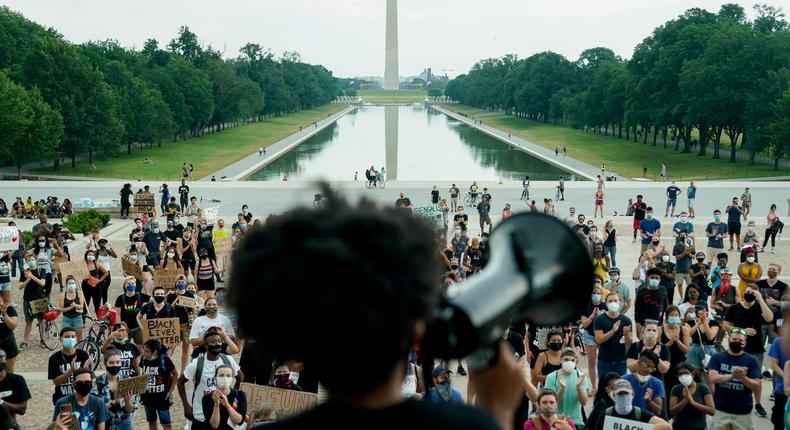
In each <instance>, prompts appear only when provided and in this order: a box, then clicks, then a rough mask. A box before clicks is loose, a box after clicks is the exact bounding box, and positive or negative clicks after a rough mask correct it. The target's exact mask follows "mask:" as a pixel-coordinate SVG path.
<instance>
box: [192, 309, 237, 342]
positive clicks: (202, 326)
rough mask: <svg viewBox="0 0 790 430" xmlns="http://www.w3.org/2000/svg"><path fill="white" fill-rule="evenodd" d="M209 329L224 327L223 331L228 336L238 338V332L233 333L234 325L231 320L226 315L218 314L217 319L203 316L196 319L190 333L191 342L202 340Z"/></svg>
mask: <svg viewBox="0 0 790 430" xmlns="http://www.w3.org/2000/svg"><path fill="white" fill-rule="evenodd" d="M209 327H222V330H225V333H226V334H227V335H228V336H233V337H235V336H236V332H235V331H233V324H231V322H230V319H229V318H228V317H226V316H225V315H220V314H217V317H216V318H214V319H211V318H209V317H208V315H203V316H199V317H197V318H195V321H193V322H192V329H191V330H190V331H189V340H192V339H198V338H202V337H203V334H204V333H206V330H208V328H209Z"/></svg>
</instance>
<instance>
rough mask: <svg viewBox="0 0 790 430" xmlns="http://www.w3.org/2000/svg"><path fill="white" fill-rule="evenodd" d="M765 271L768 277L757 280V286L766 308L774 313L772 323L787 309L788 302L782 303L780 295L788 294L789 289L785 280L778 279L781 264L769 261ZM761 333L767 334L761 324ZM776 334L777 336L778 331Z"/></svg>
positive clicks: (789, 292)
mask: <svg viewBox="0 0 790 430" xmlns="http://www.w3.org/2000/svg"><path fill="white" fill-rule="evenodd" d="M766 271H767V272H768V277H767V278H766V279H760V280H759V281H757V288H759V289H760V294H762V295H763V298H764V299H765V302H766V303H768V308H769V309H771V312H773V313H774V323H776V322H777V320H779V319H784V318H783V317H782V313H783V311H784V310H786V309H787V308H786V306H788V303H784V304H783V303H782V300H784V299H783V298H782V296H784V295H787V294H790V289H788V286H787V284H786V283H785V282H783V281H780V280H779V275H780V274H781V273H782V266H780V265H779V264H777V263H771V264H769V265H768V269H767V270H766ZM774 325H777V324H774ZM763 335H765V336H767V335H768V333H767V332H766V330H765V326H763ZM776 335H777V336H778V333H777V334H776Z"/></svg>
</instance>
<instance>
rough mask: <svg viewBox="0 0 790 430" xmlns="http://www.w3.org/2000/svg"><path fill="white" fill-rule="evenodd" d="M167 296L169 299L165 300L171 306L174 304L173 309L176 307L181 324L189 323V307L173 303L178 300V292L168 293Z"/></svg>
mask: <svg viewBox="0 0 790 430" xmlns="http://www.w3.org/2000/svg"><path fill="white" fill-rule="evenodd" d="M166 297H167V300H165V302H166V303H167V304H169V305H170V306H172V307H173V309H175V311H176V316H177V317H178V322H179V324H181V325H182V326H183V325H184V324H186V323H188V322H189V309H188V308H185V307H183V306H180V305H177V304H176V305H174V304H173V303H175V302H176V300H178V294H168V295H167V296H166Z"/></svg>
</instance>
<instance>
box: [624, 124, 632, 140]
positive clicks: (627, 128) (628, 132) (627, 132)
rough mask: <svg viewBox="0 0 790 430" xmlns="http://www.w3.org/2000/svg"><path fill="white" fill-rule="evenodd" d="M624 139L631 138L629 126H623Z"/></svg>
mask: <svg viewBox="0 0 790 430" xmlns="http://www.w3.org/2000/svg"><path fill="white" fill-rule="evenodd" d="M625 140H631V127H626V128H625Z"/></svg>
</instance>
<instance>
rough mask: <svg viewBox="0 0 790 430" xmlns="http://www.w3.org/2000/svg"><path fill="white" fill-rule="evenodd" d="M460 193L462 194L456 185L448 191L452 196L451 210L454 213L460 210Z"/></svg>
mask: <svg viewBox="0 0 790 430" xmlns="http://www.w3.org/2000/svg"><path fill="white" fill-rule="evenodd" d="M459 192H460V190H459V189H458V187H456V186H455V184H453V185H452V186H451V187H450V189H449V190H448V193H449V194H450V210H451V211H453V212H455V211H456V210H458V193H459Z"/></svg>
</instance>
